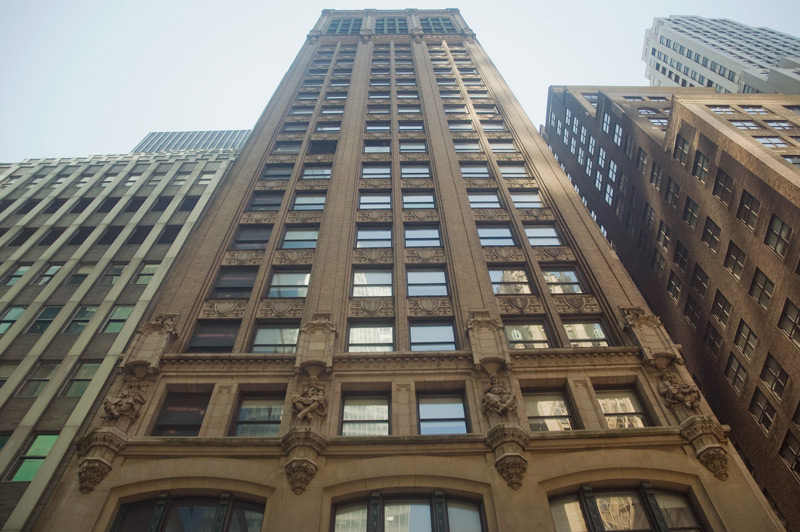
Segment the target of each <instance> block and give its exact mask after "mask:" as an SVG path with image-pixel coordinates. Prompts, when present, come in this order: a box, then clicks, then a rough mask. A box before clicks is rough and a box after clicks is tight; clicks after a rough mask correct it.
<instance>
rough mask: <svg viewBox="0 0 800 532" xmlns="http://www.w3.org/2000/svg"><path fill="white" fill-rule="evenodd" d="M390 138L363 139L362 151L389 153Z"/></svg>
mask: <svg viewBox="0 0 800 532" xmlns="http://www.w3.org/2000/svg"><path fill="white" fill-rule="evenodd" d="M391 147H392V141H391V140H365V141H364V153H389V152H390V151H391Z"/></svg>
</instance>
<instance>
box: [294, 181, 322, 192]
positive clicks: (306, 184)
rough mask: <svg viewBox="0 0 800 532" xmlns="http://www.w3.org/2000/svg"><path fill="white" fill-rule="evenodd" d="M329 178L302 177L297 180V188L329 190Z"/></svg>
mask: <svg viewBox="0 0 800 532" xmlns="http://www.w3.org/2000/svg"><path fill="white" fill-rule="evenodd" d="M327 189H328V180H327V179H301V180H300V181H298V182H297V190H319V191H323V190H327Z"/></svg>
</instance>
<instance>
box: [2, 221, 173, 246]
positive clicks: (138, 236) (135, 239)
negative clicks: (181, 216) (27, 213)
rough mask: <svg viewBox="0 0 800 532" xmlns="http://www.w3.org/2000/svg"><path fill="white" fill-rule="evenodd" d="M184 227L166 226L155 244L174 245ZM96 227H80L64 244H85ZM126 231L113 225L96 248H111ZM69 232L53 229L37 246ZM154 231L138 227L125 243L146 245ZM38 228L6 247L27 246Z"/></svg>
mask: <svg viewBox="0 0 800 532" xmlns="http://www.w3.org/2000/svg"><path fill="white" fill-rule="evenodd" d="M182 227H183V226H181V225H167V226H164V229H163V231H162V232H161V235H160V236H159V237H158V239H157V240H156V242H155V244H157V245H158V244H172V243H173V242H174V241H175V239H176V238H177V236H178V233H180V231H181V229H182ZM95 229H96V228H95V227H79V228H78V229H77V230H76V231H75V232H74V234H73V235H72V238H70V239H69V240H67V242H66V243H65V244H64V245H66V246H80V245H81V244H83V243H84V242H85V241H86V239H87V238H89V235H91V234H92V233H93V232H94V230H95ZM124 229H125V226H122V225H111V226H108V227H107V228H106V230H105V231H104V232H103V234H102V235H100V237H99V238H98V239H97V240H96V241H95V242H94V244H95V245H96V246H110V245H111V244H113V243H114V241H115V240H116V239H117V237H118V236H119V235H120V234H121V233H122V231H123V230H124ZM66 230H67V228H66V227H52V228H51V229H50V230H49V231H47V233H45V235H44V236H43V237H42V238H41V239H40V240H39V241H38V242H37V243H36V245H37V246H51V245H53V244H54V243H55V242H56V241H57V240H58V239H59V238H60V237H61V235H63V234H64V232H65V231H66ZM152 230H153V226H152V225H137V226H136V229H134V230H133V232H132V233H131V235H130V236H129V237H128V238H127V240H126V241H125V244H128V245H131V244H134V245H139V244H142V243H144V241H145V239H147V237H148V235H149V234H150V231H152ZM5 231H6V230H5V229H0V235H2V233H3V232H5ZM37 231H38V228H35V227H23V228H22V229H20V231H19V232H18V233H17V234H16V235H15V236H14V238H12V239H11V240H9V241H8V242H7V243H6V245H7V246H11V247H18V246H22V245H23V244H25V243H26V242H27V241H28V239H30V238H31V237H32V236H33V235H34V234H36V232H37Z"/></svg>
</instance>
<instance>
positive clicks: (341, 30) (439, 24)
mask: <svg viewBox="0 0 800 532" xmlns="http://www.w3.org/2000/svg"><path fill="white" fill-rule="evenodd" d="M363 21H364V19H362V18H361V17H347V18H335V19H333V20H331V21H330V22H329V23H328V29H327V30H325V33H326V34H327V35H360V34H361V29H362V23H363ZM417 22H418V23H419V27H420V29H421V30H422V33H427V34H455V33H458V31H457V30H456V26H455V24H454V23H453V19H451V18H450V17H417ZM408 28H409V20H408V18H406V17H396V16H395V17H379V18H376V19H375V24H374V28H373V31H374V33H376V34H380V35H391V34H407V33H408Z"/></svg>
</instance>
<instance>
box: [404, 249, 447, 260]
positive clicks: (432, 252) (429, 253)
mask: <svg viewBox="0 0 800 532" xmlns="http://www.w3.org/2000/svg"><path fill="white" fill-rule="evenodd" d="M406 262H410V263H413V264H421V263H427V264H430V263H441V262H444V250H442V248H408V249H406Z"/></svg>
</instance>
